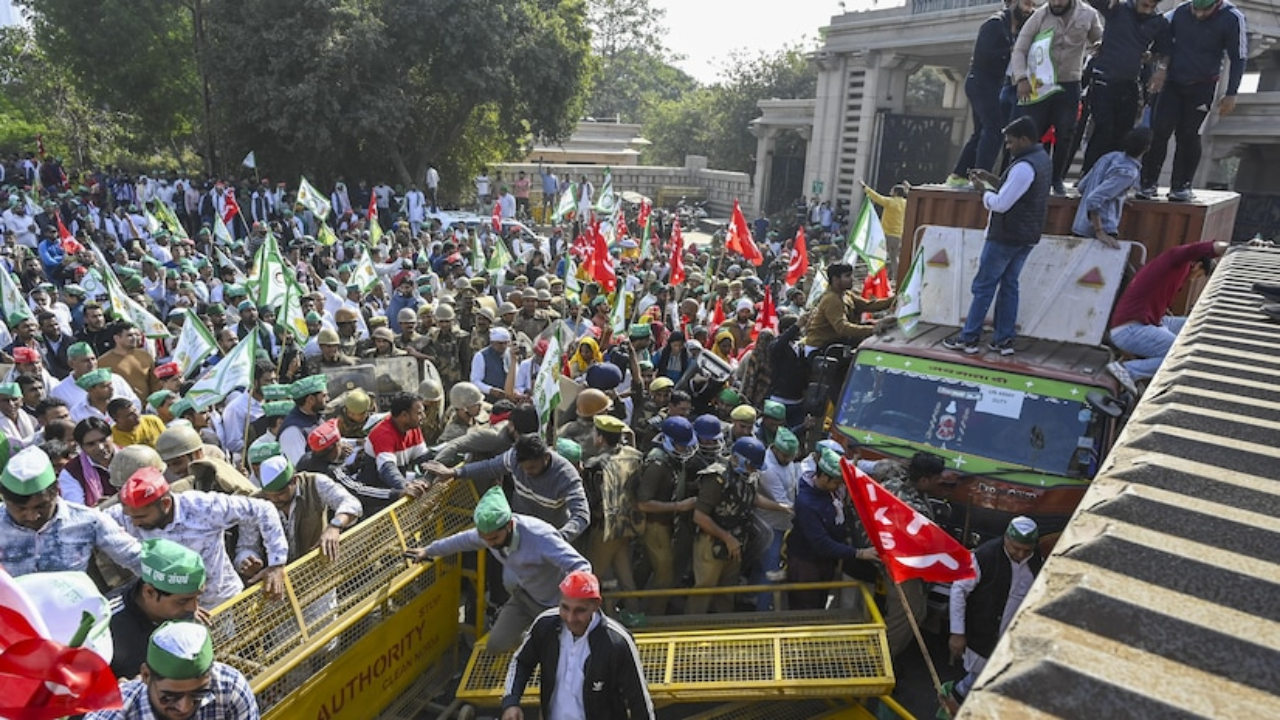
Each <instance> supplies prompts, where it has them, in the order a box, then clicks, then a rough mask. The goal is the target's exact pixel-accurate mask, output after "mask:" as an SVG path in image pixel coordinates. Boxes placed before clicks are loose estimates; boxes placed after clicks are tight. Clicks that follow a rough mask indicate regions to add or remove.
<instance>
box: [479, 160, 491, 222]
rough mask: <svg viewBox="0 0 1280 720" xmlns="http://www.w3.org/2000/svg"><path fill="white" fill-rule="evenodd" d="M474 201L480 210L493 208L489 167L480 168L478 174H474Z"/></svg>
mask: <svg viewBox="0 0 1280 720" xmlns="http://www.w3.org/2000/svg"><path fill="white" fill-rule="evenodd" d="M475 183H476V203H478V204H479V206H480V212H484V211H486V210H493V205H491V204H490V203H491V202H492V201H493V184H492V183H491V182H490V181H489V168H481V169H480V174H479V175H477V176H476V179H475Z"/></svg>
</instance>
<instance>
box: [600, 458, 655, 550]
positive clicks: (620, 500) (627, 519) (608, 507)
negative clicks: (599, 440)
mask: <svg viewBox="0 0 1280 720" xmlns="http://www.w3.org/2000/svg"><path fill="white" fill-rule="evenodd" d="M643 462H644V456H643V455H641V454H640V451H639V450H636V449H635V448H633V447H627V446H621V447H619V448H618V449H617V451H616V452H614V453H612V454H611V455H610V456H609V458H608V460H607V461H606V462H604V463H603V465H604V467H603V468H601V471H600V500H601V502H600V512H601V525H600V527H601V530H602V532H603V534H604V541H605V542H609V541H610V540H616V539H618V538H634V537H640V536H641V535H643V534H644V525H645V517H644V513H642V512H640V510H639V509H638V508H637V507H636V486H637V485H639V483H640V469H641V467H642V465H643Z"/></svg>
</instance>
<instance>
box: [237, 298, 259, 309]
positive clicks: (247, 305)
mask: <svg viewBox="0 0 1280 720" xmlns="http://www.w3.org/2000/svg"><path fill="white" fill-rule="evenodd" d="M256 309H258V306H257V305H254V304H253V301H252V300H241V301H240V304H239V305H237V306H236V310H239V311H240V312H244V311H245V310H256Z"/></svg>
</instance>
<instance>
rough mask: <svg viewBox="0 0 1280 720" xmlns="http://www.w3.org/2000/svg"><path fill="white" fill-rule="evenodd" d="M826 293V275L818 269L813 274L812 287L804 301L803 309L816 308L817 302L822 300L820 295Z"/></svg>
mask: <svg viewBox="0 0 1280 720" xmlns="http://www.w3.org/2000/svg"><path fill="white" fill-rule="evenodd" d="M826 291H827V273H826V272H825V271H824V270H823V269H822V268H818V269H817V270H815V271H814V273H813V287H811V288H809V297H808V298H806V299H805V301H804V306H805V309H810V308H813V307H817V305H818V301H819V300H821V299H822V293H824V292H826Z"/></svg>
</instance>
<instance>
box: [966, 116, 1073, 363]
mask: <svg viewBox="0 0 1280 720" xmlns="http://www.w3.org/2000/svg"><path fill="white" fill-rule="evenodd" d="M1004 146H1005V148H1006V149H1007V150H1008V151H1009V156H1010V157H1011V158H1013V159H1012V161H1011V162H1010V164H1009V167H1008V168H1007V169H1006V170H1005V171H1004V175H1003V176H1002V177H999V178H997V177H996V176H995V175H992V174H991V173H989V172H987V171H986V170H971V171H969V178H970V179H971V180H972V181H973V183H974V186H975V187H980V185H979V183H987V184H989V185H991V186H992V187H995V188H998V189H997V190H995V191H991V190H988V191H986V192H984V193H982V204H983V206H984V207H986V208H987V210H990V211H991V216H990V218H989V219H988V220H987V241H986V243H985V244H984V245H983V246H982V257H981V258H980V259H979V261H978V274H977V275H975V276H974V277H973V287H972V292H973V300H972V301H971V302H970V304H969V313H968V315H967V316H966V318H965V323H964V328H963V329H961V330H960V332H959V333H957V334H955V335H952V336H951V337H949V338H947V339H946V340H943V341H942V345H943V347H945V348H947V349H949V350H962V351H964V352H965V353H966V354H968V355H975V354H977V352H978V349H979V348H978V341H979V340H981V339H982V323H983V322H984V321H985V320H986V316H987V309H988V308H989V307H991V301H992V300H995V304H996V312H995V322H994V325H995V335H994V336H993V337H992V338H991V343H990V345H988V347H989V348H991V350H992V351H994V352H998V353H1000V354H1001V355H1012V354H1013V339H1014V336H1015V335H1016V334H1017V321H1018V276H1019V275H1021V274H1022V266H1023V265H1024V264H1026V262H1027V256H1029V255H1030V254H1031V249H1032V248H1034V247H1035V245H1036V243H1038V242H1040V230H1041V229H1042V228H1043V227H1044V219H1045V215H1046V213H1047V212H1048V209H1049V183H1050V177H1051V175H1052V174H1053V163H1052V161H1050V160H1049V154H1048V153H1046V152H1045V151H1044V147H1043V146H1041V145H1040V132H1039V131H1038V130H1037V128H1036V124H1035V122H1034V121H1032V119H1031V118H1029V117H1026V116H1023V117H1020V118H1018V119H1017V120H1014V121H1013V122H1011V123H1009V125H1008V126H1006V127H1005V129H1004ZM997 289H998V291H997Z"/></svg>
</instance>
